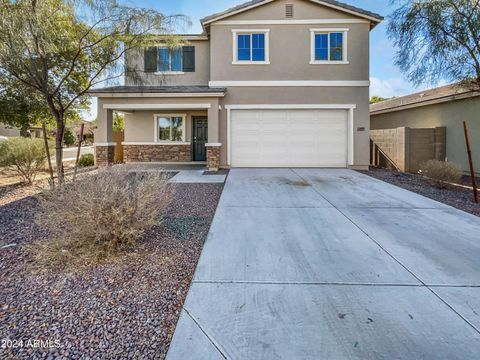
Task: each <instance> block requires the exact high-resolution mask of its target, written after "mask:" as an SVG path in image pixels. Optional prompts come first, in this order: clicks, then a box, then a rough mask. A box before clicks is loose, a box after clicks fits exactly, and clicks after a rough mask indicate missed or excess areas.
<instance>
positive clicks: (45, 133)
mask: <svg viewBox="0 0 480 360" xmlns="http://www.w3.org/2000/svg"><path fill="white" fill-rule="evenodd" d="M42 132H43V141H44V143H45V151H46V152H47V161H48V170H49V172H50V182H51V184H50V187H51V188H54V187H55V178H54V176H53V167H52V158H51V157H50V149H49V147H48V139H47V127H46V125H45V121H42Z"/></svg>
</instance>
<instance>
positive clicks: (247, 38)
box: [232, 29, 270, 65]
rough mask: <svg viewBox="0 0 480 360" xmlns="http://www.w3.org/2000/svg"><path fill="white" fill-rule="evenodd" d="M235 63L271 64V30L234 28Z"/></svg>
mask: <svg viewBox="0 0 480 360" xmlns="http://www.w3.org/2000/svg"><path fill="white" fill-rule="evenodd" d="M232 33H233V64H236V65H244V64H246V65H251V64H270V51H269V30H265V29H263V30H250V29H242V30H232Z"/></svg>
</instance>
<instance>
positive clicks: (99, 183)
mask: <svg viewBox="0 0 480 360" xmlns="http://www.w3.org/2000/svg"><path fill="white" fill-rule="evenodd" d="M167 183H168V178H167V176H166V175H165V174H164V173H160V172H140V171H133V172H132V171H130V172H127V171H126V170H124V169H122V168H120V167H113V168H110V169H107V170H101V171H99V172H98V173H97V174H94V175H88V176H85V177H83V178H82V179H81V180H79V181H76V182H72V183H68V184H65V185H63V186H60V187H58V188H56V189H54V190H52V191H48V192H47V193H45V194H44V195H42V197H41V198H40V211H39V212H38V213H37V216H36V219H35V222H36V223H37V224H38V225H39V226H40V227H41V228H43V229H44V230H45V231H46V232H47V233H48V234H49V238H48V239H45V240H41V241H37V242H35V243H33V244H31V245H29V246H28V247H27V250H28V251H29V253H30V254H31V255H32V257H33V259H34V262H35V263H36V264H37V265H40V266H41V267H43V266H49V265H53V266H55V265H61V264H65V263H77V264H87V265H88V264H92V263H95V262H98V261H100V260H102V259H105V258H108V257H110V256H112V255H115V254H116V253H118V252H119V251H122V250H128V249H132V248H134V247H135V245H136V244H137V243H138V241H139V240H140V239H142V237H143V236H144V234H145V232H146V231H147V230H149V229H151V228H152V227H153V226H155V225H157V224H160V223H161V221H162V215H163V213H164V211H165V208H166V206H167V205H168V204H169V202H170V200H171V198H172V188H171V186H169V185H168V184H167Z"/></svg>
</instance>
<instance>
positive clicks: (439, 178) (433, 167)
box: [420, 160, 462, 187]
mask: <svg viewBox="0 0 480 360" xmlns="http://www.w3.org/2000/svg"><path fill="white" fill-rule="evenodd" d="M420 174H422V175H423V176H425V177H427V178H429V179H430V180H432V181H433V182H434V184H435V185H437V186H439V187H445V186H446V184H445V183H458V182H459V181H460V179H461V177H462V171H461V170H460V168H459V167H458V166H457V165H455V164H453V163H450V162H445V161H438V160H429V161H425V162H424V163H422V164H420Z"/></svg>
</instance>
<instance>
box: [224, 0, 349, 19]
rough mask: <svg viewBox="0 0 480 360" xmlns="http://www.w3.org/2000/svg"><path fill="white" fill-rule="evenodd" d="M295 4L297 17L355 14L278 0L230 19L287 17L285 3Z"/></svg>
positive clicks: (295, 0)
mask: <svg viewBox="0 0 480 360" xmlns="http://www.w3.org/2000/svg"><path fill="white" fill-rule="evenodd" d="M286 4H293V6H294V14H295V15H294V18H295V19H352V18H357V17H356V16H355V15H350V14H348V13H345V12H342V11H337V10H335V9H332V8H328V7H322V6H319V5H318V4H314V3H312V2H311V1H307V0H277V1H274V2H272V3H270V4H266V5H263V6H259V7H256V8H253V9H251V10H248V11H245V12H242V13H240V14H236V15H233V16H230V17H229V18H228V20H273V19H285V5H286Z"/></svg>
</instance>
